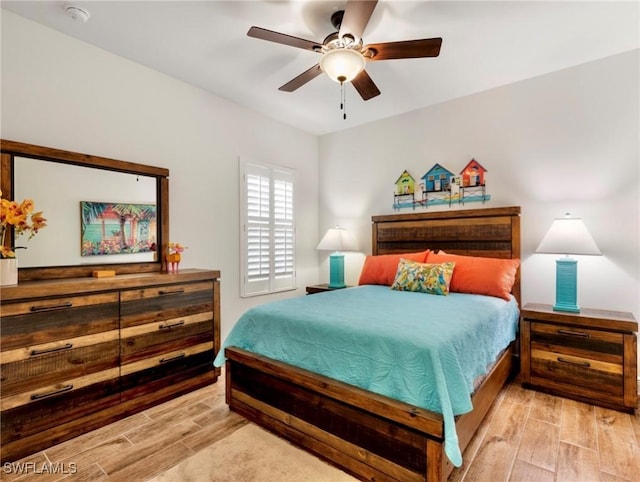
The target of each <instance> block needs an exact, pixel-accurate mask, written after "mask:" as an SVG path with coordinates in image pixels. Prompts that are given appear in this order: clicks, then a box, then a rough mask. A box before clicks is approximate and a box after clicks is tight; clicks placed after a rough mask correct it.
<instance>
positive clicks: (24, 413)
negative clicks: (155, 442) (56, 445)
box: [1, 368, 120, 445]
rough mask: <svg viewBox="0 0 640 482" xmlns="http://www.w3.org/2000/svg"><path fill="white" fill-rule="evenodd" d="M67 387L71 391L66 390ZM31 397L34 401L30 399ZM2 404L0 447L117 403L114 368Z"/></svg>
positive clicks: (117, 390) (116, 383) (116, 377)
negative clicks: (0, 444) (4, 405)
mask: <svg viewBox="0 0 640 482" xmlns="http://www.w3.org/2000/svg"><path fill="white" fill-rule="evenodd" d="M70 385H72V388H70V389H69V388H68V387H69V386H70ZM32 395H35V396H36V398H35V399H32V398H31V396H32ZM37 397H41V398H37ZM5 401H6V402H7V408H6V409H3V411H2V422H1V423H2V445H4V444H7V443H9V442H11V441H14V440H18V439H20V438H23V437H29V436H31V435H37V434H39V433H41V432H43V431H46V430H47V429H51V428H54V427H57V426H60V425H61V424H64V423H66V422H69V421H72V420H75V419H77V418H79V417H83V416H86V415H87V414H90V413H92V412H97V411H99V410H101V409H103V408H107V407H111V406H114V405H116V404H118V403H119V402H120V382H119V380H118V369H117V368H114V369H111V370H106V371H105V372H99V373H98V374H94V376H92V377H85V378H83V377H80V378H79V379H73V380H68V381H63V382H61V383H58V384H55V385H52V386H50V387H43V388H42V389H38V390H34V391H33V392H30V393H26V394H24V396H14V397H8V398H7V399H4V400H3V402H5ZM16 402H18V403H16ZM10 406H11V408H8V407H10Z"/></svg>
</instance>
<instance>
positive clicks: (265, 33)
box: [247, 27, 322, 52]
mask: <svg viewBox="0 0 640 482" xmlns="http://www.w3.org/2000/svg"><path fill="white" fill-rule="evenodd" d="M247 35H248V36H249V37H253V38H258V39H261V40H268V41H269V42H275V43H277V44H283V45H289V46H291V47H297V48H299V49H305V50H311V51H313V52H319V51H320V49H321V48H322V44H318V43H317V42H312V41H311V40H305V39H303V38H298V37H293V36H291V35H287V34H284V33H280V32H274V31H272V30H267V29H266V28H260V27H251V28H250V29H249V31H248V32H247Z"/></svg>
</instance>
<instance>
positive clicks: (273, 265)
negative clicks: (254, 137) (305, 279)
mask: <svg viewBox="0 0 640 482" xmlns="http://www.w3.org/2000/svg"><path fill="white" fill-rule="evenodd" d="M293 192H294V171H292V170H290V169H285V168H281V167H276V166H268V165H260V164H255V163H252V162H249V161H245V160H242V159H241V160H240V209H241V223H240V241H241V242H240V246H241V250H242V251H241V255H240V258H241V263H240V269H241V272H240V280H241V281H240V284H241V287H240V295H241V296H243V297H247V296H255V295H262V294H267V293H273V292H276V291H285V290H293V289H295V274H296V270H295V222H294V212H293Z"/></svg>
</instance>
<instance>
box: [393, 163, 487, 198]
mask: <svg viewBox="0 0 640 482" xmlns="http://www.w3.org/2000/svg"><path fill="white" fill-rule="evenodd" d="M486 173H487V170H486V169H485V168H484V166H482V165H481V164H480V163H479V162H478V161H476V160H475V159H471V161H469V162H468V163H467V165H466V166H465V167H464V169H462V171H460V173H459V174H454V172H453V171H451V170H449V169H447V168H446V167H444V166H443V165H442V164H440V163H436V164H434V165H433V166H432V167H431V169H429V170H428V171H427V172H426V173H425V174H424V176H422V177H421V178H420V179H421V183H420V188H419V193H420V194H421V196H420V198H419V199H416V198H415V194H414V192H415V181H414V179H413V177H412V176H411V174H409V172H408V171H407V170H405V171H404V172H403V173H402V174H401V175H400V177H399V178H398V179H397V180H396V182H395V185H396V190H395V193H394V196H393V208H394V209H401V208H407V207H411V208H413V209H415V207H416V205H421V206H424V207H429V206H433V205H440V204H448V205H449V206H451V205H452V204H456V203H457V204H465V203H467V202H483V203H484V202H485V201H488V200H490V199H491V195H489V194H487V190H486V176H485V174H486Z"/></svg>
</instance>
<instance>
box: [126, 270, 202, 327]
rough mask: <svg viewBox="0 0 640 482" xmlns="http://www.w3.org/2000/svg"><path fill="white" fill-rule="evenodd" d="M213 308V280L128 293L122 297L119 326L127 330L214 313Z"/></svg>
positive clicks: (129, 291)
mask: <svg viewBox="0 0 640 482" xmlns="http://www.w3.org/2000/svg"><path fill="white" fill-rule="evenodd" d="M213 309H214V306H213V281H201V282H196V283H177V284H171V285H163V286H154V287H150V288H144V289H139V290H127V291H123V292H122V293H121V296H120V323H121V325H120V326H121V328H128V327H131V326H137V325H143V324H146V323H151V322H157V321H164V320H171V319H175V318H180V317H184V316H189V315H194V314H197V313H203V312H210V313H212V312H213Z"/></svg>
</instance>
